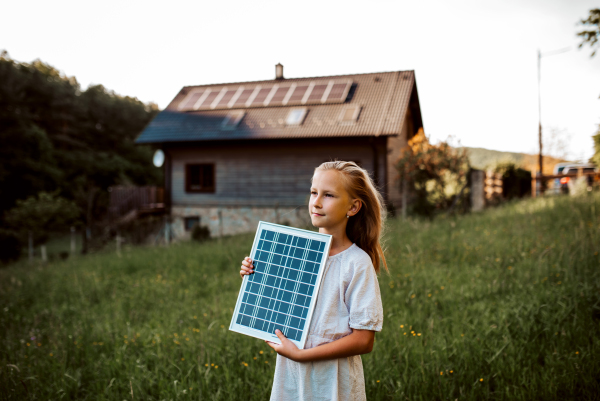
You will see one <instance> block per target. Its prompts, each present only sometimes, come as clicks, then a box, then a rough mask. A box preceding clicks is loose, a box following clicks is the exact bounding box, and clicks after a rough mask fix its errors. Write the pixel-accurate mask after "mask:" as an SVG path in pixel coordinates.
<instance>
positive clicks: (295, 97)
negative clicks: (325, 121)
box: [288, 84, 309, 103]
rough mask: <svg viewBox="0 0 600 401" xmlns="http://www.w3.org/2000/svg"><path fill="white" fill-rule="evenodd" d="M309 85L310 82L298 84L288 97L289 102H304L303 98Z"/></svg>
mask: <svg viewBox="0 0 600 401" xmlns="http://www.w3.org/2000/svg"><path fill="white" fill-rule="evenodd" d="M308 86H309V85H308V84H306V85H302V84H298V86H296V88H295V89H294V92H292V95H291V96H290V98H289V99H288V103H300V102H302V98H303V97H304V94H305V93H306V90H307V89H308Z"/></svg>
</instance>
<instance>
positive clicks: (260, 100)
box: [178, 80, 352, 110]
mask: <svg viewBox="0 0 600 401" xmlns="http://www.w3.org/2000/svg"><path fill="white" fill-rule="evenodd" d="M351 85H352V82H351V81H349V80H329V81H325V80H321V81H304V82H298V83H296V82H293V83H281V84H280V83H277V84H273V85H252V86H235V85H234V86H225V87H223V86H221V87H211V88H206V89H205V88H193V89H192V90H190V92H188V93H187V94H186V95H185V96H184V98H183V100H182V101H181V102H180V103H179V106H178V108H179V110H211V109H228V108H240V107H265V106H282V105H289V106H292V105H300V104H318V103H340V102H344V101H345V100H346V97H347V96H348V91H349V90H350V87H351Z"/></svg>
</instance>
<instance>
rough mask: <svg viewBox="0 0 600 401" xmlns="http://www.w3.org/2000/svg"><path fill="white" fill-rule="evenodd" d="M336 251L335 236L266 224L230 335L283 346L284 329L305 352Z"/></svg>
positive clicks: (258, 234)
mask: <svg viewBox="0 0 600 401" xmlns="http://www.w3.org/2000/svg"><path fill="white" fill-rule="evenodd" d="M330 245H331V236H330V235H327V234H321V233H317V232H313V231H308V230H301V229H298V228H292V227H286V226H282V225H278V224H273V223H266V222H262V221H261V222H260V223H259V224H258V229H257V230H256V236H255V237H254V244H253V245H252V251H251V253H250V255H252V260H253V263H254V273H253V274H251V275H249V276H245V277H244V280H243V282H242V288H241V290H240V293H239V296H238V299H237V303H236V306H235V311H234V313H233V317H232V318H231V324H230V325H229V329H230V330H232V331H235V332H238V333H242V334H246V335H249V336H252V337H256V338H260V339H263V340H268V341H272V342H275V343H280V341H279V339H278V338H277V336H276V335H275V330H276V329H279V330H281V331H282V332H283V334H284V335H285V336H286V337H287V338H288V339H290V340H291V341H293V342H294V343H295V344H296V345H297V346H298V348H300V349H303V348H304V345H305V343H306V338H307V335H308V329H309V327H310V321H311V318H312V314H313V311H314V308H315V305H316V301H317V294H318V293H319V288H320V286H321V280H322V279H323V274H324V270H325V262H326V261H327V255H329V248H330Z"/></svg>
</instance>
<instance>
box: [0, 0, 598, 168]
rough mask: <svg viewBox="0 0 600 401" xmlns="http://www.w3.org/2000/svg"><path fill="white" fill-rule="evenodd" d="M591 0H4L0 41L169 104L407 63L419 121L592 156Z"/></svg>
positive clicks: (0, 45) (508, 143)
mask: <svg viewBox="0 0 600 401" xmlns="http://www.w3.org/2000/svg"><path fill="white" fill-rule="evenodd" d="M597 7H599V4H598V2H597V1H591V0H485V1H482V0H477V1H476V0H454V1H447V0H420V1H414V0H413V1H406V0H401V1H398V0H396V1H394V0H387V1H386V0H371V1H368V2H365V1H354V0H352V1H350V0H346V1H323V0H321V1H312V0H310V1H309V0H305V1H301V2H300V1H296V2H291V1H287V2H286V1H281V0H278V1H266V0H254V1H226V0H220V1H206V0H205V1H170V2H165V1H160V2H158V1H126V0H118V1H114V0H104V1H102V2H99V1H98V2H94V3H92V2H87V1H80V0H79V1H64V0H55V1H39V0H35V1H12V2H4V4H3V5H2V14H3V15H2V23H1V24H0V49H5V50H7V51H8V52H9V55H10V56H11V57H12V58H13V59H16V60H18V61H26V62H30V61H32V60H34V59H36V58H40V59H41V60H43V61H45V62H47V63H50V64H51V65H53V66H54V67H56V68H58V69H60V70H61V71H63V72H64V73H65V74H67V75H69V76H75V77H77V79H78V80H79V82H80V83H81V84H82V87H83V88H86V87H87V86H88V85H89V84H91V83H101V84H103V85H104V86H105V87H107V88H109V89H112V90H114V91H115V92H117V93H119V94H122V95H128V96H133V97H137V98H139V99H140V100H142V101H144V102H149V101H152V102H155V103H158V105H159V107H161V108H164V107H165V106H166V105H167V104H168V103H169V102H170V100H171V99H172V98H173V97H174V96H175V94H176V93H177V92H178V91H179V89H180V88H181V87H182V86H184V85H194V84H209V83H221V82H236V81H250V80H261V79H271V78H273V77H274V74H275V72H274V70H275V68H274V65H275V64H276V63H277V62H281V63H282V64H283V65H284V66H285V70H284V74H285V76H286V77H308V76H320V75H337V74H350V73H366V72H377V71H391V70H409V69H413V70H415V72H416V76H417V86H418V90H419V98H420V101H421V109H422V113H423V121H424V125H425V132H426V133H427V134H428V135H429V136H430V137H431V138H432V139H433V140H434V141H435V140H439V139H445V138H446V137H447V136H449V135H452V136H454V137H455V138H457V139H458V140H460V142H461V143H462V145H464V146H473V147H484V148H488V149H496V150H508V151H517V152H530V153H535V152H536V151H537V124H538V109H537V107H538V103H537V100H538V98H537V55H536V51H537V49H538V48H540V49H541V50H542V52H545V51H551V50H555V49H560V48H564V47H568V46H570V47H571V49H572V50H571V51H569V52H567V53H563V54H560V55H556V56H552V57H547V58H544V59H543V60H542V122H543V126H544V129H545V130H546V131H547V132H548V131H549V130H550V129H552V128H554V129H560V130H563V131H564V132H567V133H568V134H569V135H570V151H571V157H572V158H581V157H585V158H588V157H589V156H591V155H592V153H593V150H592V149H593V144H592V140H591V135H593V134H594V133H595V132H596V129H597V124H598V123H600V108H599V102H600V100H599V99H598V96H599V95H600V74H599V72H600V68H599V67H600V54H599V55H598V56H597V57H595V58H590V57H589V55H590V53H591V50H590V49H589V47H586V48H584V49H581V50H579V49H577V44H578V43H579V39H578V38H577V37H576V36H575V33H576V32H577V31H578V30H579V29H581V27H580V26H578V25H577V22H578V21H579V20H580V19H581V18H585V17H587V15H588V10H589V9H591V8H597Z"/></svg>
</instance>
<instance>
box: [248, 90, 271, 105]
mask: <svg viewBox="0 0 600 401" xmlns="http://www.w3.org/2000/svg"><path fill="white" fill-rule="evenodd" d="M271 89H273V87H272V86H266V87H263V88H261V89H260V90H259V91H258V94H257V95H256V97H255V98H254V100H252V106H262V105H263V103H264V101H265V99H266V98H267V96H269V93H271Z"/></svg>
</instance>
